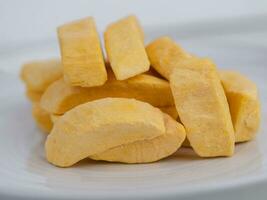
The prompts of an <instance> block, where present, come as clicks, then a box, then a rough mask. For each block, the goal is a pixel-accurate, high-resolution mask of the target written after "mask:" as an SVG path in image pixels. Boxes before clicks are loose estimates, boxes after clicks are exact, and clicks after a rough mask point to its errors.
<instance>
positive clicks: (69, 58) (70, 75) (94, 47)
mask: <svg viewBox="0 0 267 200" xmlns="http://www.w3.org/2000/svg"><path fill="white" fill-rule="evenodd" d="M58 39H59V44H60V50H61V59H62V64H63V67H64V77H65V81H67V82H68V83H70V84H71V85H73V86H81V87H92V86H99V85H103V84H104V83H105V82H106V80H107V72H106V68H105V63H104V58H103V54H102V49H101V44H100V39H99V37H98V33H97V30H96V25H95V22H94V19H93V18H92V17H87V18H84V19H81V20H77V21H74V22H71V23H68V24H65V25H62V26H60V27H58Z"/></svg>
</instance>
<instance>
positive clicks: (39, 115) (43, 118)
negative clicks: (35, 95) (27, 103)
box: [32, 103, 53, 133]
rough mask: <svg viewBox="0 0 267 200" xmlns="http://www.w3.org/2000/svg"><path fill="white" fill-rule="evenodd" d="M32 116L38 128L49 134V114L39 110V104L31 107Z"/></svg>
mask: <svg viewBox="0 0 267 200" xmlns="http://www.w3.org/2000/svg"><path fill="white" fill-rule="evenodd" d="M32 116H33V118H34V120H35V122H36V123H37V125H38V127H39V128H40V129H41V130H42V131H43V132H45V133H49V132H50V131H51V129H52V128H53V123H52V121H51V119H50V114H49V113H48V112H46V111H45V110H44V109H42V108H41V106H40V104H39V103H34V104H33V105H32Z"/></svg>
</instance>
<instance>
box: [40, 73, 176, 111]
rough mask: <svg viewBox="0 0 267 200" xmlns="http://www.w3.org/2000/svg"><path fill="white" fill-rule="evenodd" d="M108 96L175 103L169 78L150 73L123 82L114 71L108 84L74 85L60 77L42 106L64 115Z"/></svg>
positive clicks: (155, 104) (163, 104)
mask: <svg viewBox="0 0 267 200" xmlns="http://www.w3.org/2000/svg"><path fill="white" fill-rule="evenodd" d="M105 97H124V98H135V99H137V100H140V101H145V102H148V103H150V104H152V105H153V106H156V107H165V106H170V105H172V106H174V101H173V97H172V93H171V89H170V85H169V83H168V82H167V81H165V80H162V79H159V78H157V77H154V76H150V75H146V74H141V75H138V76H135V77H133V78H130V79H127V80H124V81H119V80H116V79H115V78H114V76H113V75H112V73H110V74H109V80H108V81H107V82H106V84H104V85H103V86H100V87H90V88H82V87H72V86H70V85H68V84H67V83H65V82H64V80H63V79H61V80H58V81H56V82H55V83H53V84H52V85H51V86H49V88H48V89H47V90H46V91H45V93H44V94H43V96H42V99H41V105H42V107H43V108H44V109H45V110H47V111H48V112H50V113H53V114H64V113H65V112H66V111H68V110H70V109H71V108H73V107H75V106H77V105H79V104H82V103H85V102H88V101H92V100H96V99H101V98H105Z"/></svg>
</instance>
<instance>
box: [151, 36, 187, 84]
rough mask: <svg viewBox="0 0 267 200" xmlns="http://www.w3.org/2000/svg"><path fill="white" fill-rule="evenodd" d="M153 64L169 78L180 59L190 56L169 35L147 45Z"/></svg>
mask: <svg viewBox="0 0 267 200" xmlns="http://www.w3.org/2000/svg"><path fill="white" fill-rule="evenodd" d="M146 52H147V55H148V58H149V60H150V63H151V66H152V67H153V68H154V69H155V70H156V71H157V72H158V73H159V74H161V75H162V76H163V77H165V78H166V79H168V80H169V78H170V74H171V72H172V70H173V68H174V67H175V66H176V65H177V64H179V62H180V61H183V60H184V59H187V58H190V57H191V55H190V54H188V53H186V52H185V51H184V50H183V49H182V48H181V47H180V46H179V45H178V44H176V43H175V41H173V40H172V39H170V38H169V37H160V38H158V39H156V40H154V41H153V42H151V43H150V44H149V45H148V46H147V47H146Z"/></svg>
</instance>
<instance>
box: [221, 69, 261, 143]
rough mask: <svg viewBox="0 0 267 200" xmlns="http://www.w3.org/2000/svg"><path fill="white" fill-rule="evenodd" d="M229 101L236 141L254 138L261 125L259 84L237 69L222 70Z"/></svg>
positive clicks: (222, 78)
mask: <svg viewBox="0 0 267 200" xmlns="http://www.w3.org/2000/svg"><path fill="white" fill-rule="evenodd" d="M219 74H220V77H221V80H222V84H223V87H224V91H225V94H226V97H227V100H228V103H229V107H230V112H231V116H232V121H233V125H234V129H235V140H236V142H244V141H249V140H252V139H253V138H254V137H255V136H256V133H257V130H258V128H259V125H260V102H259V97H258V90H257V86H256V85H255V84H254V83H253V82H252V81H250V80H249V79H248V78H246V77H245V76H243V75H242V74H240V73H238V72H235V71H226V70H225V71H223V70H221V71H220V73H219Z"/></svg>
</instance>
